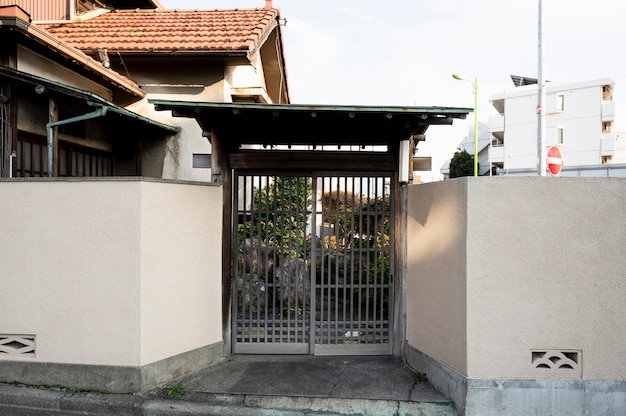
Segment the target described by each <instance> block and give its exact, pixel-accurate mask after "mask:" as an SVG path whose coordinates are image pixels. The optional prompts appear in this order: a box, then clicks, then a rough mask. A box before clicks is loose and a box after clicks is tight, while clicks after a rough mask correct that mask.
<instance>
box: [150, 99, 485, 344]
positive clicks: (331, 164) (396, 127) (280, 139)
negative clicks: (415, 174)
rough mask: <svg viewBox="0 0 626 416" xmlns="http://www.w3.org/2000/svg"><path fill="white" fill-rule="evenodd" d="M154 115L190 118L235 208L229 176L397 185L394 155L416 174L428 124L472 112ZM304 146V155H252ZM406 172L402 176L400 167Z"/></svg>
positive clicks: (226, 290)
mask: <svg viewBox="0 0 626 416" xmlns="http://www.w3.org/2000/svg"><path fill="white" fill-rule="evenodd" d="M149 102H150V103H152V104H154V105H155V109H156V110H157V111H172V115H173V116H175V117H187V118H194V119H195V120H196V121H197V122H198V124H199V125H200V128H201V129H202V131H203V135H204V136H205V137H207V138H208V139H209V140H210V142H211V145H212V154H211V169H212V179H213V182H216V183H220V184H221V185H222V186H223V200H224V201H232V186H233V184H232V180H233V177H232V170H233V169H265V168H267V167H272V168H273V169H279V170H281V169H282V170H292V169H298V170H299V169H310V170H334V171H336V170H338V169H345V170H349V171H359V170H366V171H367V170H369V171H376V170H377V169H381V170H383V171H393V172H395V173H394V175H393V179H392V180H394V181H395V182H396V184H398V183H399V181H398V179H399V174H398V172H399V161H400V157H399V152H400V147H401V145H400V144H401V142H402V143H404V144H408V146H403V148H406V149H409V150H410V151H411V153H410V154H409V155H407V156H408V161H407V163H408V164H409V166H408V172H412V171H413V157H411V156H412V154H413V153H414V151H415V149H416V145H417V143H418V142H419V141H423V140H425V133H426V130H427V129H428V127H430V126H431V125H452V122H453V120H454V119H465V118H467V115H468V114H469V113H470V112H472V111H473V109H471V108H458V107H434V106H433V107H372V106H328V105H326V106H319V105H315V106H310V105H293V104H254V103H206V102H191V101H170V100H149ZM292 145H296V146H297V145H303V146H307V147H308V148H309V149H311V150H309V151H287V150H250V149H251V148H253V147H263V148H269V149H277V148H288V149H290V148H291V146H292ZM318 146H323V147H326V148H328V147H329V146H336V147H337V148H340V147H341V146H386V147H387V152H384V153H375V152H358V153H352V152H345V151H342V152H328V151H317V150H316V147H318ZM403 169H407V167H406V166H403ZM411 176H412V175H409V179H408V182H406V183H402V184H400V185H401V186H395V193H394V195H393V198H394V199H395V201H396V204H395V210H394V213H393V215H394V223H395V227H394V228H395V229H394V232H395V235H396V238H395V247H394V256H395V259H396V262H395V265H394V271H393V275H394V292H395V293H396V295H397V296H396V302H395V304H394V305H393V307H394V311H393V315H394V316H395V317H396V319H395V320H394V326H395V327H394V328H392V329H390V330H391V331H393V334H394V340H393V346H394V349H393V352H392V353H393V355H398V356H403V355H404V340H405V338H406V337H405V320H404V309H405V308H404V304H405V301H404V298H405V290H404V279H405V272H404V271H405V270H406V236H405V233H404V232H402V230H405V229H406V209H405V207H406V201H407V195H406V185H407V183H411V181H412V179H411ZM232 210H233V207H232V206H231V204H230V203H227V204H225V206H224V211H223V230H224V236H223V237H224V239H223V246H222V247H223V250H222V264H223V265H224V266H223V272H222V273H223V275H222V291H223V307H222V311H223V318H222V319H223V322H222V323H223V328H224V333H223V340H224V346H225V351H224V354H225V355H230V354H231V352H232V350H231V345H230V342H231V341H230V340H231V327H230V322H231V315H230V311H231V304H230V301H231V298H232V296H231V287H232V285H231V281H230V273H231V266H232V261H233V259H232V255H231V250H230V248H231V243H232V238H233V236H232V235H231V227H230V224H231V219H232Z"/></svg>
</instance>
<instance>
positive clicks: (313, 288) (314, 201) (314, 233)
mask: <svg viewBox="0 0 626 416" xmlns="http://www.w3.org/2000/svg"><path fill="white" fill-rule="evenodd" d="M310 180H311V213H310V215H311V253H310V254H311V267H310V268H309V269H310V276H311V281H310V282H309V283H310V288H309V291H310V302H311V304H310V308H309V322H308V323H309V353H311V354H313V353H315V343H316V341H317V340H316V338H317V337H316V334H315V328H316V327H317V323H316V313H315V312H316V311H317V287H318V286H317V247H318V246H321V245H320V244H318V224H317V211H318V207H317V206H318V197H317V195H318V193H317V185H318V183H317V178H316V177H315V176H314V175H313V176H311V179H310Z"/></svg>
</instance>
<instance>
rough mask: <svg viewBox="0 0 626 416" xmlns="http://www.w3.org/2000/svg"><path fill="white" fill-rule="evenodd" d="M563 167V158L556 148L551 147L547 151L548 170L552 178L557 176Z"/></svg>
mask: <svg viewBox="0 0 626 416" xmlns="http://www.w3.org/2000/svg"><path fill="white" fill-rule="evenodd" d="M562 167H563V157H562V156H561V151H560V150H559V148H558V147H556V146H552V147H551V148H550V150H548V170H549V171H550V173H551V174H552V176H557V175H558V174H559V172H561V168H562Z"/></svg>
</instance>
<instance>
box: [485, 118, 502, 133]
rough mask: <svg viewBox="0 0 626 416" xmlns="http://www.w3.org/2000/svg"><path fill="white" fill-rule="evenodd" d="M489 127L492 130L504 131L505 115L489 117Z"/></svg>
mask: <svg viewBox="0 0 626 416" xmlns="http://www.w3.org/2000/svg"><path fill="white" fill-rule="evenodd" d="M489 128H490V129H491V131H492V132H503V131H504V116H503V115H501V114H498V115H495V116H491V117H489Z"/></svg>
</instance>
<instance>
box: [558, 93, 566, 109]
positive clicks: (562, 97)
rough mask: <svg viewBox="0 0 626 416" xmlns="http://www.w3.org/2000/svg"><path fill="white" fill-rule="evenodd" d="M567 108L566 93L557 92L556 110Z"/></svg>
mask: <svg viewBox="0 0 626 416" xmlns="http://www.w3.org/2000/svg"><path fill="white" fill-rule="evenodd" d="M564 110H565V95H563V94H557V96H556V111H564Z"/></svg>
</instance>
